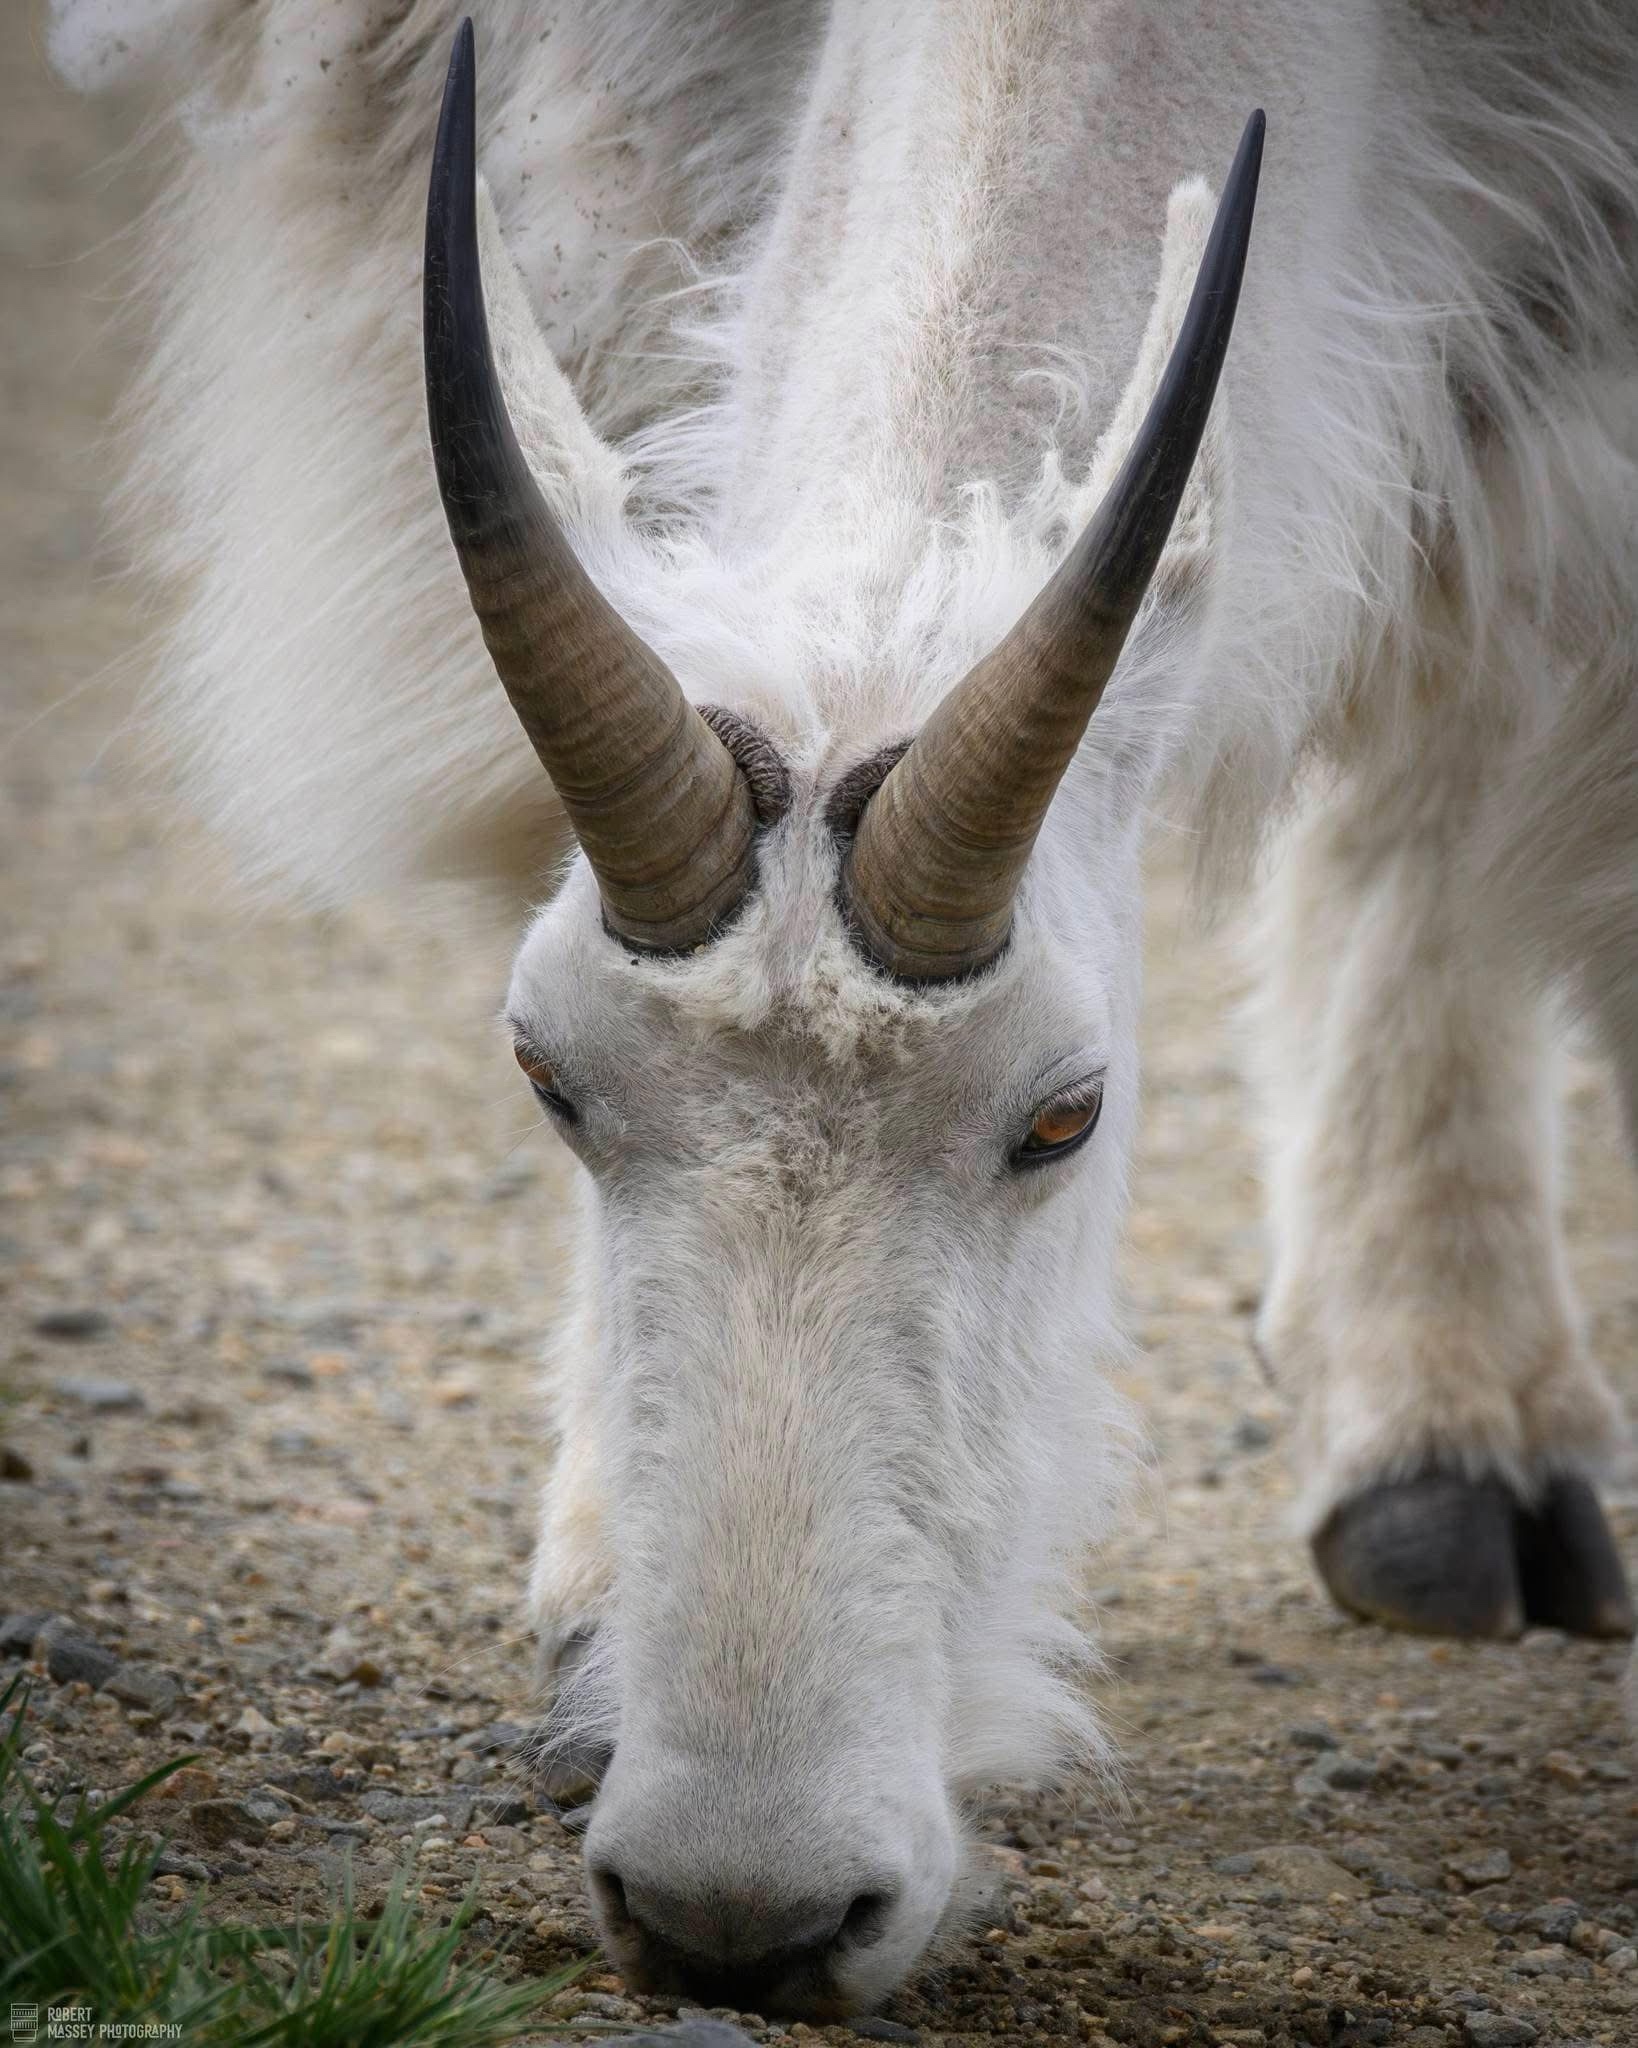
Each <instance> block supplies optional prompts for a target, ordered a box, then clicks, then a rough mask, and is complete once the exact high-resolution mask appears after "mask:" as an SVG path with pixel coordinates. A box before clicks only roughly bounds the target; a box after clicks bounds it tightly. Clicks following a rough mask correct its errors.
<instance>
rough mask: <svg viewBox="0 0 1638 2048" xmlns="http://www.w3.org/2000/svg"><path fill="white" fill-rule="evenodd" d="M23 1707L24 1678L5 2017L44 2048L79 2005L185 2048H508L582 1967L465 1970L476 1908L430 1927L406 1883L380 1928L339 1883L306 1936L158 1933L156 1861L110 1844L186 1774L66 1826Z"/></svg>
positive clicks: (2, 1932)
mask: <svg viewBox="0 0 1638 2048" xmlns="http://www.w3.org/2000/svg"><path fill="white" fill-rule="evenodd" d="M26 1704H27V1698H26V1693H25V1691H24V1689H23V1683H22V1680H21V1679H17V1680H14V1681H13V1682H12V1684H11V1685H10V1686H9V1687H7V1689H6V1691H5V1692H4V1693H3V1694H0V2010H4V2009H5V2008H6V2007H7V2006H8V2005H9V2004H12V2003H20V2004H30V2005H37V2006H38V2007H39V2008H40V2029H39V2035H40V2038H41V2039H42V2040H43V2039H45V2038H46V2037H47V2030H46V2025H45V2020H46V2014H47V2012H48V2011H49V2010H50V2008H52V2007H58V2008H61V2007H64V2006H74V2007H81V2008H89V2009H90V2011H89V2017H90V2018H91V2019H92V2020H93V2021H95V2022H97V2023H101V2024H107V2023H110V2022H119V2021H123V2022H126V2023H131V2022H142V2021H146V2022H152V2023H157V2024H156V2025H155V2028H154V2032H155V2035H156V2037H157V2038H162V2039H163V2038H169V2039H170V2040H172V2041H180V2042H181V2043H183V2044H185V2048H273V2044H278V2048H504V2044H506V2043H508V2042H512V2041H515V2040H516V2039H517V2038H518V2036H519V2034H520V2033H521V2032H523V2031H524V2030H526V2029H527V2028H529V2026H530V2023H531V2022H535V2023H536V2024H537V2025H538V2023H539V2022H538V2016H539V2014H540V2011H541V2008H542V2006H543V2005H544V2004H545V2002H546V2001H547V1999H549V1998H550V1997H552V1995H553V1994H554V1993H555V1992H558V1991H561V1990H562V1989H563V1988H564V1986H565V1985H566V1984H568V1983H569V1982H571V1981H572V1979H574V1978H575V1977H577V1976H578V1975H579V1974H580V1973H581V1971H582V1970H583V1969H584V1968H585V1967H586V1966H585V1964H583V1963H575V1964H571V1965H570V1966H569V1967H568V1968H567V1969H565V1970H563V1971H560V1972H559V1973H557V1974H556V1975H554V1976H552V1977H544V1978H536V1979H533V1980H531V1981H528V1982H525V1983H521V1984H509V1983H506V1982H505V1981H503V1980H502V1979H501V1978H499V1977H496V1976H495V1975H493V1974H492V1973H491V1972H489V1971H488V1970H485V1969H482V1968H479V1967H476V1966H473V1965H470V1964H463V1963H460V1962H458V1961H457V1960H456V1950H457V1949H458V1947H459V1946H460V1942H461V1937H462V1934H463V1932H464V1930H465V1928H466V1925H467V1923H468V1922H469V1921H470V1919H471V1917H472V1914H473V1911H474V1910H475V1901H474V1900H473V1899H472V1898H471V1897H468V1899H467V1900H466V1902H465V1904H464V1905H463V1906H462V1907H461V1909H460V1910H459V1911H458V1912H457V1913H456V1915H455V1917H454V1919H453V1920H452V1921H451V1923H450V1924H449V1925H448V1926H447V1927H437V1926H429V1925H427V1924H426V1923H425V1922H424V1921H423V1920H422V1919H421V1917H420V1915H419V1914H418V1912H417V1911H416V1909H415V1907H414V1906H413V1905H412V1904H411V1903H410V1902H409V1900H408V1899H406V1898H405V1896H404V1890H403V1882H402V1880H401V1879H400V1880H399V1881H398V1882H397V1883H396V1884H395V1885H394V1886H393V1889H392V1891H391V1893H390V1894H389V1896H388V1898H387V1901H386V1903H385V1905H384V1906H383V1908H382V1910H381V1912H380V1914H379V1915H378V1916H377V1917H375V1918H372V1919H366V1918H364V1917H363V1916H362V1915H361V1914H359V1913H358V1912H357V1911H356V1910H355V1908H354V1905H353V1900H352V1892H351V1887H350V1885H347V1884H344V1885H343V1887H342V1892H341V1896H340V1898H339V1899H338V1900H337V1901H336V1906H335V1910H334V1912H333V1913H332V1915H331V1917H330V1918H329V1919H328V1920H327V1921H315V1922H313V1923H312V1924H311V1925H306V1926H303V1925H299V1924H298V1925H296V1926H293V1927H250V1926H228V1927H219V1926H207V1925H206V1924H205V1923H204V1922H203V1921H202V1920H201V1919H200V1918H199V1916H198V1913H197V1911H195V1912H192V1913H189V1914H188V1915H186V1916H185V1917H184V1918H182V1919H180V1920H177V1921H173V1922H170V1923H168V1924H159V1925H155V1924H154V1923H153V1921H152V1919H151V1918H150V1917H149V1916H146V1915H144V1913H143V1911H142V1906H143V1901H144V1898H145V1895H146V1892H147V1888H148V1884H149V1882H150V1880H151V1879H152V1877H153V1875H154V1866H155V1864H156V1862H157V1861H158V1857H159V1851H158V1849H157V1848H145V1847H139V1846H137V1845H136V1844H133V1843H127V1844H126V1845H125V1847H124V1848H123V1849H121V1850H120V1852H119V1854H118V1856H117V1857H116V1856H115V1855H114V1854H113V1851H112V1844H111V1843H109V1842H108V1841H107V1839H106V1835H107V1830H108V1826H109V1823H110V1822H111V1821H113V1820H116V1819H117V1818H118V1817H119V1816H120V1815H121V1814H124V1813H127V1812H129V1810H130V1809H131V1808H132V1807H134V1806H135V1805H136V1804H137V1803H138V1802H139V1801H140V1800H142V1799H144V1798H146V1796H147V1795H148V1794H149V1793H150V1792H151V1791H152V1790H153V1789H154V1787H155V1786H156V1785H158V1784H160V1783H162V1782H163V1781H164V1780H165V1779H166V1778H168V1777H169V1776H170V1775H171V1773H172V1772H173V1771H176V1770H180V1769H181V1768H182V1765H183V1764H184V1763H186V1762H187V1761H188V1759H187V1758H185V1757H179V1758H177V1759H176V1760H175V1761H174V1762H172V1763H169V1764H166V1765H165V1766H164V1767H163V1768H162V1769H160V1770H157V1771H154V1772H152V1773H150V1775H149V1776H148V1777H146V1778H144V1779H142V1780H141V1781H140V1782H139V1783H138V1784H135V1785H131V1786H129V1787H127V1789H126V1790H125V1791H123V1792H121V1793H119V1794H118V1795H117V1796H116V1797H114V1798H112V1799H109V1800H108V1801H106V1802H105V1803H104V1804H103V1805H101V1806H99V1807H96V1808H95V1809H91V1808H88V1807H86V1806H85V1805H84V1804H83V1802H82V1804H81V1805H80V1807H79V1809H78V1810H77V1811H76V1812H75V1814H74V1815H73V1817H72V1818H71V1819H70V1820H67V1821H59V1820H58V1819H57V1818H56V1816H55V1813H54V1811H53V1808H52V1804H51V1802H50V1801H48V1800H46V1799H44V1798H43V1797H42V1796H41V1795H40V1793H39V1792H38V1791H36V1789H35V1787H34V1785H33V1784H32V1783H31V1781H30V1779H29V1777H28V1774H27V1772H26V1771H25V1770H24V1769H23V1766H22V1763H21V1761H20V1758H19V1754H18V1753H19V1750H20V1748H21V1745H22V1728H23V1717H24V1711H25V1708H26ZM161 2027H162V2028H163V2029H164V2032H163V2033H162V2034H161V2033H160V2032H159V2029H160V2028H161ZM558 2030H559V2031H561V2030H562V2025H561V2022H559V2026H558Z"/></svg>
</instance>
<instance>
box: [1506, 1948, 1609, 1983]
mask: <svg viewBox="0 0 1638 2048" xmlns="http://www.w3.org/2000/svg"><path fill="white" fill-rule="evenodd" d="M1509 1967H1510V1968H1511V1969H1512V1970H1513V1972H1514V1974H1515V1975H1516V1976H1520V1977H1590V1976H1591V1975H1592V1964H1591V1963H1589V1962H1588V1961H1587V1959H1586V1957H1585V1956H1577V1955H1572V1954H1571V1953H1570V1951H1569V1950H1568V1949H1567V1948H1561V1947H1560V1946H1559V1945H1558V1943H1557V1942H1549V1943H1548V1944H1547V1945H1546V1946H1545V1947H1543V1948H1527V1949H1525V1950H1524V1952H1523V1953H1522V1954H1521V1955H1516V1956H1514V1957H1513V1958H1512V1959H1511V1961H1510V1964H1509Z"/></svg>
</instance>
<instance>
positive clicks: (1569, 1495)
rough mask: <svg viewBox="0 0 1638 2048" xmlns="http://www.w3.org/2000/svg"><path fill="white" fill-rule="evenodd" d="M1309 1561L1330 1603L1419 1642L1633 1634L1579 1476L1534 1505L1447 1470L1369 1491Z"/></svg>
mask: <svg viewBox="0 0 1638 2048" xmlns="http://www.w3.org/2000/svg"><path fill="white" fill-rule="evenodd" d="M1314 1561H1315V1563H1316V1564H1317V1565H1318V1566H1319V1570H1320V1576H1321V1577H1322V1578H1323V1579H1324V1581H1325V1583H1326V1585H1327V1586H1328V1587H1329V1588H1330V1591H1331V1595H1332V1598H1333V1599H1335V1600H1336V1602H1337V1604H1338V1605H1339V1606H1341V1607H1345V1608H1347V1609H1348V1610H1349V1612H1350V1613H1352V1614H1359V1615H1363V1616H1365V1618H1366V1619H1367V1620H1370V1621H1380V1622H1383V1623H1385V1624H1386V1625H1387V1626H1388V1627H1390V1628H1402V1629H1410V1630H1413V1631H1414V1632H1416V1633H1417V1634H1419V1635H1435V1636H1469V1637H1480V1638H1483V1637H1488V1638H1491V1639H1493V1640H1500V1641H1509V1640H1511V1639H1512V1638H1513V1637H1515V1636H1517V1635H1520V1634H1522V1633H1523V1631H1524V1629H1525V1628H1526V1627H1532V1626H1533V1627H1536V1628H1561V1629H1567V1630H1568V1631H1569V1632H1570V1633H1571V1634H1572V1635H1580V1636H1630V1635H1631V1634H1632V1633H1633V1629H1634V1618H1633V1608H1632V1598H1631V1595H1630V1594H1629V1593H1628V1591H1627V1581H1626V1574H1625V1572H1624V1571H1623V1570H1622V1568H1621V1560H1620V1558H1619V1557H1618V1556H1617V1554H1616V1550H1615V1545H1614V1543H1613V1542H1612V1541H1611V1539H1610V1532H1609V1528H1608V1526H1607V1524H1606V1523H1605V1521H1604V1517H1603V1514H1602V1512H1601V1510H1600V1509H1599V1506H1598V1502H1597V1501H1596V1500H1595V1499H1594V1497H1593V1491H1592V1488H1591V1487H1590V1486H1588V1484H1587V1482H1586V1481H1585V1480H1584V1479H1555V1480H1553V1481H1552V1483H1551V1484H1550V1485H1549V1486H1548V1487H1547V1489H1546V1491H1545V1492H1544V1493H1543V1494H1542V1496H1541V1498H1540V1500H1539V1501H1537V1502H1536V1503H1534V1504H1533V1505H1526V1504H1524V1503H1523V1502H1521V1501H1519V1500H1518V1499H1517V1497H1516V1496H1515V1495H1514V1494H1513V1493H1512V1492H1511V1491H1510V1489H1509V1488H1508V1487H1507V1486H1506V1485H1504V1484H1503V1482H1502V1481H1501V1480H1499V1479H1495V1478H1489V1479H1466V1478H1463V1477H1462V1476H1461V1475H1460V1474H1459V1473H1454V1472H1440V1471H1428V1472H1423V1473H1420V1474H1418V1475H1417V1477H1416V1478H1414V1479H1402V1480H1398V1481H1396V1482H1394V1483H1392V1484H1390V1485H1384V1486H1375V1487H1372V1488H1371V1489H1370V1490H1369V1491H1368V1492H1366V1493H1362V1494H1358V1495H1356V1496H1355V1498H1354V1499H1353V1500H1350V1501H1344V1502H1343V1504H1342V1506H1341V1507H1339V1508H1338V1509H1337V1510H1336V1511H1335V1512H1334V1513H1333V1514H1332V1516H1331V1518H1330V1520H1329V1521H1328V1522H1327V1523H1326V1524H1325V1526H1324V1528H1322V1529H1321V1530H1320V1532H1319V1534H1318V1535H1317V1536H1316V1537H1315V1538H1314Z"/></svg>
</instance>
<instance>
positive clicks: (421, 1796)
mask: <svg viewBox="0 0 1638 2048" xmlns="http://www.w3.org/2000/svg"><path fill="white" fill-rule="evenodd" d="M281 1782H282V1781H281ZM358 1803H359V1805H360V1806H361V1807H363V1809H364V1811H365V1812H366V1813H367V1814H368V1815H369V1816H370V1818H371V1820H378V1821H380V1822H381V1824H382V1826H383V1827H399V1828H408V1827H414V1826H415V1825H416V1823H417V1822H419V1821H424V1820H431V1819H433V1818H434V1817H435V1816H436V1815H439V1814H441V1815H442V1816H443V1818H444V1820H445V1821H447V1822H448V1824H449V1826H450V1827H451V1828H453V1829H454V1830H455V1831H456V1832H458V1833H460V1832H464V1831H465V1830H466V1828H467V1827H469V1826H470V1825H471V1820H472V1806H473V1799H472V1794H471V1793H470V1792H457V1791H456V1790H455V1789H454V1787H453V1786H451V1788H450V1789H449V1790H448V1791H447V1792H429V1793H404V1792H388V1791H387V1790H385V1788H383V1787H377V1788H373V1789H372V1790H370V1791H368V1792H366V1793H365V1794H364V1796H363V1798H362V1799H360V1801H359V1802H358Z"/></svg>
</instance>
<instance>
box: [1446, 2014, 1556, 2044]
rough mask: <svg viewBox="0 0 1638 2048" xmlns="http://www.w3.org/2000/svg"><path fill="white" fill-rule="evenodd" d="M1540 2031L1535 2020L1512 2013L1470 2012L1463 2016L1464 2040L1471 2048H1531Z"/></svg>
mask: <svg viewBox="0 0 1638 2048" xmlns="http://www.w3.org/2000/svg"><path fill="white" fill-rule="evenodd" d="M1539 2032H1540V2029H1539V2028H1538V2027H1537V2026H1536V2024H1535V2022H1534V2021H1533V2020H1527V2019H1521V2018H1520V2017H1519V2016H1518V2014H1516V2013H1510V2012H1469V2013H1464V2014H1463V2015H1462V2038H1463V2040H1464V2041H1467V2042H1469V2043H1470V2044H1471V2048H1530V2043H1531V2042H1532V2041H1534V2040H1535V2039H1536V2038H1537V2036H1538V2034H1539Z"/></svg>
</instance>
